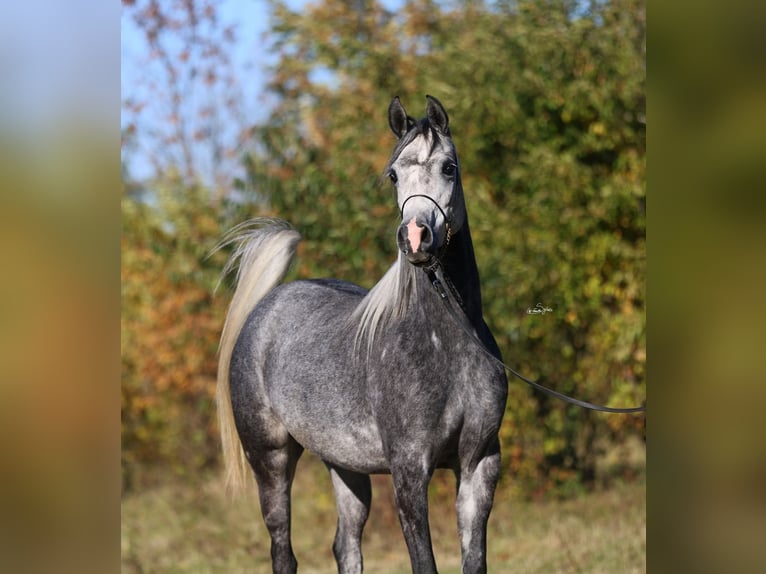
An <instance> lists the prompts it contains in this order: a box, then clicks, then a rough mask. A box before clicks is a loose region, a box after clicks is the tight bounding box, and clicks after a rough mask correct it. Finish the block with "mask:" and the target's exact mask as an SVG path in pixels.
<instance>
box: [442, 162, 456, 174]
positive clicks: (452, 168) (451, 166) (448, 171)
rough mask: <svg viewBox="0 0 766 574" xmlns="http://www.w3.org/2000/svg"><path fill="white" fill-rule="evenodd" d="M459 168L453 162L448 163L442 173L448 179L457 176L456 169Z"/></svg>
mask: <svg viewBox="0 0 766 574" xmlns="http://www.w3.org/2000/svg"><path fill="white" fill-rule="evenodd" d="M456 167H457V166H456V165H455V164H454V163H452V162H449V161H448V162H447V163H445V164H444V165H443V166H442V173H443V174H444V175H446V176H448V177H452V176H453V175H455V168H456Z"/></svg>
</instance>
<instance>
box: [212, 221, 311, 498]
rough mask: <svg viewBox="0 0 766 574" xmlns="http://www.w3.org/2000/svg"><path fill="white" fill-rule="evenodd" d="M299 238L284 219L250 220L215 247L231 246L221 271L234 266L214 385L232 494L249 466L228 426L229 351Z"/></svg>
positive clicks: (276, 281)
mask: <svg viewBox="0 0 766 574" xmlns="http://www.w3.org/2000/svg"><path fill="white" fill-rule="evenodd" d="M300 239H301V236H300V234H299V233H298V232H297V231H295V230H294V229H293V228H292V227H291V226H290V224H289V223H287V222H285V221H282V220H278V219H253V220H250V221H246V222H244V223H242V224H240V225H238V226H236V227H235V228H233V229H232V230H231V231H230V232H229V233H228V234H227V235H226V236H225V237H224V238H223V240H222V241H221V242H220V243H219V244H218V246H217V247H216V249H215V250H216V251H217V250H218V249H221V248H222V247H225V246H227V245H232V244H233V245H235V248H234V252H233V253H232V255H231V257H230V258H229V261H228V262H227V264H226V267H225V268H224V271H223V275H224V276H225V275H226V274H228V273H229V272H231V271H232V270H233V269H234V268H235V267H236V268H237V287H236V290H235V291H234V296H233V298H232V300H231V304H230V305H229V312H228V313H227V314H226V322H225V323H224V325H223V332H222V333H221V343H220V349H219V358H218V385H217V388H216V404H217V407H218V424H219V427H220V432H221V446H222V448H223V461H224V468H225V479H226V487H227V488H228V489H229V490H230V491H231V492H232V493H236V492H240V491H242V490H243V489H244V488H245V486H246V484H247V483H248V479H247V477H248V476H250V465H249V464H248V462H247V459H246V458H245V453H244V451H243V450H242V445H241V444H240V441H239V436H238V435H237V429H236V427H235V425H234V413H233V411H232V406H231V394H230V393H229V365H230V363H231V355H232V352H233V351H234V345H235V343H236V342H237V338H238V337H239V333H240V331H241V330H242V326H243V325H244V324H245V321H246V320H247V318H248V316H249V315H250V312H251V311H252V310H253V308H254V307H255V306H256V305H257V304H258V302H259V301H260V300H261V299H262V298H263V297H264V296H265V295H266V294H267V293H268V292H269V291H271V290H272V289H273V288H274V287H276V286H277V285H278V284H279V283H280V282H281V281H282V279H283V278H284V276H285V274H286V273H287V270H288V268H289V267H290V263H291V262H292V260H293V258H294V256H295V249H296V246H297V245H298V242H299V241H300Z"/></svg>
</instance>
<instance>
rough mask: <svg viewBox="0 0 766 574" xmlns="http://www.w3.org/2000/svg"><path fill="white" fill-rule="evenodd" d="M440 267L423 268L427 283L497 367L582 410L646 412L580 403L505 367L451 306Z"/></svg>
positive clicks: (436, 262)
mask: <svg viewBox="0 0 766 574" xmlns="http://www.w3.org/2000/svg"><path fill="white" fill-rule="evenodd" d="M440 266H441V265H440V263H439V260H438V259H437V258H436V257H434V258H433V261H431V262H430V263H429V264H428V265H426V266H424V267H423V270H424V271H425V272H426V275H427V276H428V279H429V281H431V285H433V287H434V289H436V292H437V293H438V294H439V297H440V298H441V300H442V301H444V305H445V307H446V308H447V312H448V314H449V315H450V316H451V317H452V319H453V320H454V321H455V322H456V323H457V324H458V325H459V326H460V328H461V329H463V331H464V332H465V333H466V335H468V337H469V338H470V339H471V340H473V341H474V342H475V343H476V344H477V345H478V346H479V348H480V349H481V350H482V351H484V353H485V354H486V355H487V356H488V357H490V358H491V359H492V360H494V361H495V362H496V363H498V364H499V365H502V367H503V368H505V369H507V370H508V372H509V373H511V374H512V375H514V376H515V377H517V378H519V379H521V380H522V381H524V382H525V383H527V384H528V385H530V386H531V387H533V388H535V389H537V390H538V391H540V392H543V393H546V394H548V395H550V396H552V397H556V398H557V399H560V400H562V401H565V402H567V403H570V404H573V405H576V406H578V407H582V408H584V409H590V410H592V411H600V412H605V413H638V412H645V411H646V406H640V407H630V408H615V407H605V406H603V405H597V404H594V403H589V402H588V401H581V400H580V399H575V398H574V397H570V396H567V395H565V394H563V393H560V392H558V391H554V390H552V389H549V388H548V387H544V386H543V385H541V384H540V383H536V382H535V381H531V380H529V379H528V378H526V377H525V376H524V375H522V374H520V373H518V372H516V371H515V370H514V369H512V368H511V367H509V366H508V365H506V364H505V363H504V362H503V361H501V360H500V359H498V358H497V357H495V356H494V355H493V354H492V353H491V352H490V351H489V349H487V348H486V347H485V346H484V343H482V342H481V340H480V339H479V337H478V336H477V335H476V334H475V333H474V331H473V329H471V327H470V325H469V324H467V318H466V315H465V313H464V312H461V313H458V312H457V311H456V310H455V308H454V307H453V305H452V301H450V298H449V296H448V294H447V290H446V289H445V288H444V284H443V283H442V282H441V281H440V280H439V278H438V277H437V276H436V271H437V270H438V269H439V267H440ZM442 276H443V277H444V280H445V281H446V283H447V288H448V289H449V290H450V291H451V292H452V294H453V297H455V300H456V301H457V302H458V304H460V306H461V311H462V301H461V299H460V295H458V294H457V291H456V289H455V287H454V286H453V285H452V282H451V281H450V280H449V277H447V275H446V273H444V270H442Z"/></svg>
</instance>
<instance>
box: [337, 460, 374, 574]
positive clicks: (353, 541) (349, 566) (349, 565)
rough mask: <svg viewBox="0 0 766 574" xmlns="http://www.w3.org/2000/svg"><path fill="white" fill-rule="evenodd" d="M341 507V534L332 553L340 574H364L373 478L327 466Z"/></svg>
mask: <svg viewBox="0 0 766 574" xmlns="http://www.w3.org/2000/svg"><path fill="white" fill-rule="evenodd" d="M327 466H328V468H329V469H330V476H331V477H332V484H333V487H334V489H335V500H336V503H337V507H338V530H337V532H336V533H335V542H334V543H333V546H332V549H333V553H334V554H335V560H336V561H337V562H338V572H339V574H356V573H361V572H362V530H363V529H364V525H365V523H366V522H367V517H368V516H369V514H370V503H371V501H372V488H371V486H370V477H369V476H367V475H366V474H358V473H356V472H351V471H349V470H345V469H342V468H338V467H334V466H330V465H329V464H328V465H327Z"/></svg>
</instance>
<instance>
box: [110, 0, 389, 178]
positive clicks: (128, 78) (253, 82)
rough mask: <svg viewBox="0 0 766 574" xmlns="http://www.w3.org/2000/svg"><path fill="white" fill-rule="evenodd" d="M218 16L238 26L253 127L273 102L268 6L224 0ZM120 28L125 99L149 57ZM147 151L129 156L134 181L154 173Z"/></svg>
mask: <svg viewBox="0 0 766 574" xmlns="http://www.w3.org/2000/svg"><path fill="white" fill-rule="evenodd" d="M166 1H167V0H166ZM307 3H308V2H306V0H290V1H288V2H287V4H288V6H289V7H290V8H291V9H293V10H300V9H302V8H303V7H304V6H305V5H306V4H307ZM402 3H403V2H402V0H386V1H384V2H383V4H384V5H386V6H387V7H389V8H395V7H397V6H401V4H402ZM219 15H220V17H221V20H222V22H223V24H224V25H229V24H235V25H236V29H237V44H236V48H235V50H234V52H233V54H232V59H233V61H234V66H235V72H236V75H237V79H238V82H239V87H240V89H241V91H242V93H243V100H244V102H245V109H244V110H243V112H244V121H245V123H246V124H248V125H253V124H255V123H258V122H261V121H263V120H265V119H266V118H267V117H268V113H269V111H270V107H271V101H270V100H269V99H268V98H267V97H266V95H265V90H264V87H265V84H266V82H267V79H268V67H269V65H270V64H273V63H274V62H273V58H272V57H271V56H270V55H269V54H268V52H267V50H266V43H265V42H264V34H265V33H266V32H267V30H268V28H269V24H270V20H269V9H268V3H267V2H266V1H264V0H223V1H222V2H221V3H220V4H219ZM121 25H122V41H121V60H122V65H121V80H122V96H123V98H125V97H126V96H128V95H130V94H131V93H132V91H135V89H136V86H138V85H140V83H141V82H140V80H141V79H142V78H143V75H144V74H146V73H147V69H146V62H147V54H146V47H145V45H144V40H143V39H142V37H141V34H140V33H139V31H138V30H137V29H136V28H135V26H134V25H133V23H132V21H131V20H130V17H128V16H125V15H123V17H122V22H121ZM152 113H153V112H152V110H148V113H147V115H146V116H145V117H146V118H149V119H148V120H147V121H150V122H151V121H152V120H151V118H152ZM158 121H159V119H158ZM242 127H244V126H231V129H237V128H242ZM148 151H149V149H148V147H142V146H141V145H140V142H139V146H138V148H137V149H136V150H132V151H131V152H130V154H129V155H128V157H129V159H130V162H129V170H130V173H131V175H132V176H133V177H134V178H137V179H142V178H145V177H147V176H149V175H150V174H151V169H152V168H151V164H150V162H149V161H148V158H147V156H146V153H147V152H148Z"/></svg>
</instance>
